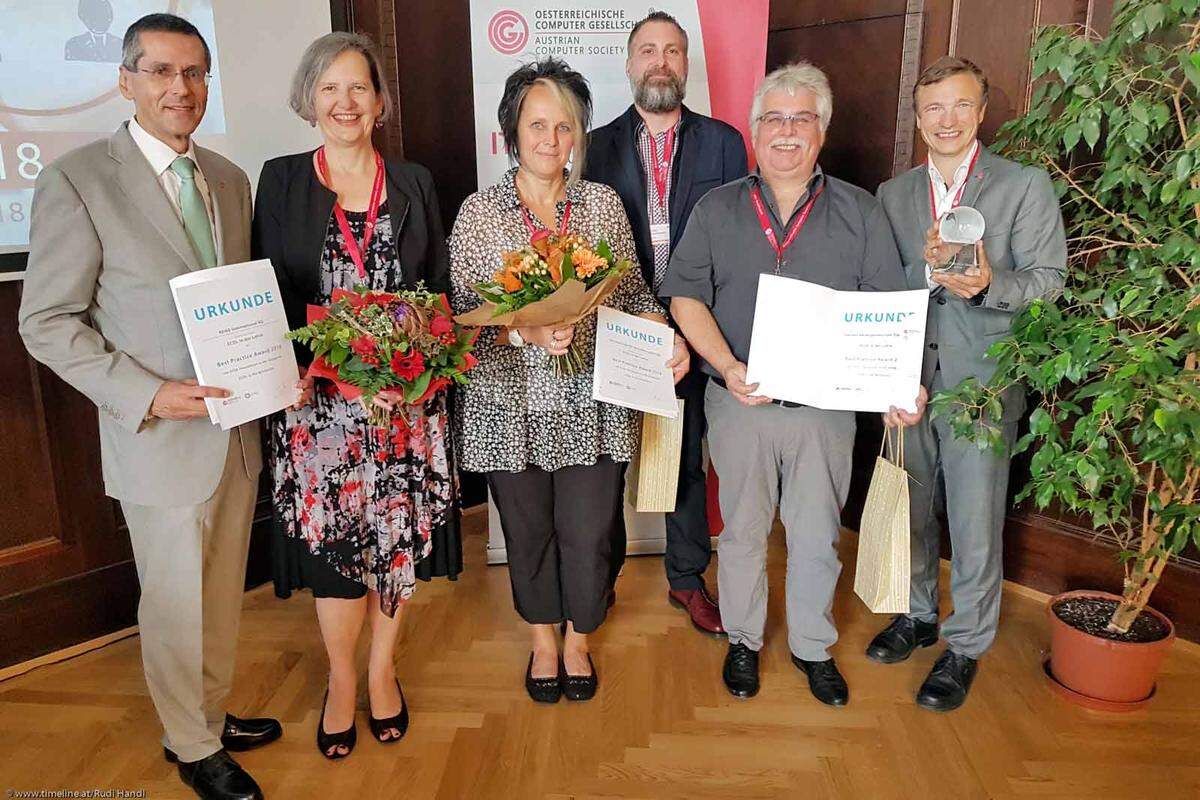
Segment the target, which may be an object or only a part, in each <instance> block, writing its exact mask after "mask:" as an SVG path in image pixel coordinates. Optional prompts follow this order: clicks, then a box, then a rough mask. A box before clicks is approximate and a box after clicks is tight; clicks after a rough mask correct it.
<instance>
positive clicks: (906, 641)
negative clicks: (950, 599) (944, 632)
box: [867, 614, 938, 664]
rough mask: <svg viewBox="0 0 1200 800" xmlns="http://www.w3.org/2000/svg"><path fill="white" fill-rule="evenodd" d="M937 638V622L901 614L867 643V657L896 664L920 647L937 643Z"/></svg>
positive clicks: (881, 662)
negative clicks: (922, 620)
mask: <svg viewBox="0 0 1200 800" xmlns="http://www.w3.org/2000/svg"><path fill="white" fill-rule="evenodd" d="M937 640H938V624H937V623H936V622H921V621H920V620H917V619H913V618H912V617H908V616H905V615H904V614H901V615H899V616H897V617H895V618H894V619H893V620H892V622H891V624H890V625H888V626H887V627H886V628H884V629H883V630H881V631H880V632H879V634H878V635H877V636H876V637H875V638H874V639H872V640H871V643H870V644H869V645H867V658H869V659H871V660H872V661H878V662H879V663H880V664H896V663H899V662H901V661H903V660H905V659H906V658H908V657H909V656H911V655H912V652H913V650H916V649H917V648H918V647H930V646H932V645H935V644H937Z"/></svg>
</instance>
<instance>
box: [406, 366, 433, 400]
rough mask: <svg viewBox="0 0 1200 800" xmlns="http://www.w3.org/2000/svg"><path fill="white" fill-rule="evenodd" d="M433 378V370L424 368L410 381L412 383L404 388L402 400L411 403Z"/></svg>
mask: <svg viewBox="0 0 1200 800" xmlns="http://www.w3.org/2000/svg"><path fill="white" fill-rule="evenodd" d="M431 380H433V370H428V369H427V370H425V371H424V372H422V373H421V375H420V376H419V377H418V378H417V379H416V380H415V381H413V382H412V385H411V386H409V387H408V388H407V389H405V390H404V402H406V403H411V402H413V401H414V400H416V399H417V398H418V397H420V396H421V395H423V394H425V390H426V389H428V388H429V382H430V381H431Z"/></svg>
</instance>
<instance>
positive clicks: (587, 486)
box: [487, 456, 625, 633]
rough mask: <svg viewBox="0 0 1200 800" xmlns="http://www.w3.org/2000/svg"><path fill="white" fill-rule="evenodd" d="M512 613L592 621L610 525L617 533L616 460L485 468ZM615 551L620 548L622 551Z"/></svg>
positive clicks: (608, 584) (602, 591)
mask: <svg viewBox="0 0 1200 800" xmlns="http://www.w3.org/2000/svg"><path fill="white" fill-rule="evenodd" d="M487 481H488V488H490V489H491V491H492V499H493V500H494V501H495V503H496V509H497V510H498V511H499V512H500V527H501V528H502V529H503V531H504V544H505V547H506V548H507V549H508V574H509V578H510V580H511V581H512V590H513V604H514V605H515V606H516V609H517V613H518V614H520V615H521V618H522V619H524V620H525V621H526V622H528V623H530V624H533V625H546V624H555V623H558V622H562V621H563V620H565V619H569V620H571V622H572V623H573V624H574V626H575V630H576V631H578V632H579V633H591V632H592V631H594V630H596V629H597V628H599V627H600V624H601V623H602V622H604V617H605V615H606V614H607V613H608V593H609V592H610V591H611V590H612V581H611V578H610V576H611V575H612V562H613V557H614V555H615V553H614V550H613V540H614V529H616V528H619V529H620V530H621V533H622V534H624V521H623V520H624V514H623V509H624V506H623V502H622V498H623V494H622V489H623V488H624V483H625V464H624V462H618V461H613V460H612V459H611V458H608V457H607V456H601V458H600V459H599V460H598V461H597V462H596V463H595V464H591V465H589V466H585V467H563V468H562V469H557V470H554V471H553V472H547V471H546V470H544V469H541V468H539V467H529V468H527V469H525V470H524V471H522V472H489V473H487ZM621 552H622V553H623V552H624V550H623V549H622V551H621Z"/></svg>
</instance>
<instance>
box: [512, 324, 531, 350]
mask: <svg viewBox="0 0 1200 800" xmlns="http://www.w3.org/2000/svg"><path fill="white" fill-rule="evenodd" d="M508 343H509V344H511V345H512V346H513V347H524V346H525V345H526V344H527V342H526V341H525V337H524V336H522V335H521V332H520V331H518V330H517V329H516V328H509V329H508Z"/></svg>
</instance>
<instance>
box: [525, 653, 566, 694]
mask: <svg viewBox="0 0 1200 800" xmlns="http://www.w3.org/2000/svg"><path fill="white" fill-rule="evenodd" d="M563 672H564V670H563V666H562V662H561V660H560V661H559V665H558V675H555V676H554V677H553V678H535V677H533V653H530V654H529V666H528V667H526V668H525V691H527V692H529V697H530V699H532V700H533V701H534V702H535V703H557V702H558V701H559V699H561V698H562V691H563V690H562V680H561V678H562V674H563Z"/></svg>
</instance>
